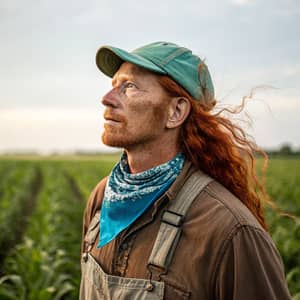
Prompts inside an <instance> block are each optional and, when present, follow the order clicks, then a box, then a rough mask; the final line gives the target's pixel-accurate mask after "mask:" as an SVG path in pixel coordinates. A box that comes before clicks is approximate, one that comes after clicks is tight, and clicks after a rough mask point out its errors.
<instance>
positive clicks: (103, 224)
mask: <svg viewBox="0 0 300 300" xmlns="http://www.w3.org/2000/svg"><path fill="white" fill-rule="evenodd" d="M184 160H185V159H184V155H183V154H182V153H179V154H177V155H176V156H175V157H174V158H173V159H172V160H170V161H168V162H166V163H164V164H161V165H159V166H156V167H154V168H151V169H149V170H146V171H144V172H141V173H137V174H131V173H130V171H129V167H128V162H127V156H126V153H125V152H124V153H123V155H122V157H121V159H120V161H119V162H118V164H117V165H116V166H115V167H114V168H113V170H112V172H111V174H110V176H109V179H108V181H107V184H106V187H105V192H104V198H103V203H102V208H101V215H100V239H99V244H98V248H100V247H102V246H104V245H105V244H107V243H109V242H110V241H111V240H113V239H114V238H115V237H116V236H117V235H118V234H119V233H120V232H121V231H123V230H124V229H125V228H127V227H128V226H129V225H130V224H132V223H133V222H134V221H135V220H136V219H137V218H138V217H139V216H141V215H142V214H143V213H144V212H145V211H146V210H147V208H148V207H149V206H151V204H152V203H153V202H154V201H155V200H156V199H157V198H158V197H160V196H161V195H162V194H163V193H164V192H165V191H166V190H167V189H168V188H169V187H170V185H171V184H172V183H173V182H174V180H175V179H176V177H177V176H178V174H179V173H180V171H181V169H182V167H183V164H184Z"/></svg>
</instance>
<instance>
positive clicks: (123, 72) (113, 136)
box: [102, 62, 169, 150]
mask: <svg viewBox="0 0 300 300" xmlns="http://www.w3.org/2000/svg"><path fill="white" fill-rule="evenodd" d="M112 86H113V88H112V90H111V91H109V92H108V93H107V94H106V95H105V96H104V97H103V99H102V103H103V105H105V107H106V109H105V112H104V118H105V120H106V121H105V123H104V133H103V135H102V141H103V143H104V144H106V145H109V146H113V147H122V148H125V149H127V150H130V149H133V147H137V146H138V147H139V146H142V147H147V145H150V144H151V143H152V144H155V142H158V141H159V140H160V139H162V138H163V136H164V134H165V133H166V130H167V128H166V126H165V124H166V120H167V117H168V112H167V107H168V103H169V97H168V96H167V94H166V92H165V91H164V90H163V88H162V87H161V86H160V84H159V83H158V81H157V77H156V75H154V74H153V73H151V72H148V71H147V70H145V69H143V68H140V67H137V66H135V65H133V64H131V63H128V62H125V63H123V64H122V65H121V67H120V69H119V70H118V72H117V73H116V74H115V75H114V77H113V79H112Z"/></svg>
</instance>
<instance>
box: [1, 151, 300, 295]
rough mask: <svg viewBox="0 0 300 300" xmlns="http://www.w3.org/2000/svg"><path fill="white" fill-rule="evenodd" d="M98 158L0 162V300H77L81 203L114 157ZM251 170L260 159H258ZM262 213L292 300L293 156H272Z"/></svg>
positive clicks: (298, 204) (296, 180) (298, 231)
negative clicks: (270, 203) (269, 201)
mask: <svg viewBox="0 0 300 300" xmlns="http://www.w3.org/2000/svg"><path fill="white" fill-rule="evenodd" d="M118 158H119V154H111V155H99V156H76V155H74V156H51V157H40V156H3V157H0V176H1V181H0V299H1V300H5V299H18V300H22V299H24V300H25V299H26V300H27V299H29V300H45V299H49V300H59V299H77V298H78V288H79V282H80V257H79V254H80V241H81V224H82V223H81V220H82V215H83V210H84V207H85V203H86V200H87V198H88V196H89V194H90V192H91V190H92V189H93V187H94V186H95V185H96V183H97V182H98V181H99V180H100V179H101V178H102V177H103V176H105V175H108V174H109V172H110V170H111V168H112V166H113V165H114V164H115V162H116V161H117V160H118ZM258 165H259V166H260V165H261V161H259V164H258ZM266 186H267V190H268V192H269V193H270V195H271V197H272V198H273V199H274V201H275V202H276V204H277V206H278V207H279V208H280V209H281V210H282V211H284V212H286V213H289V214H292V215H294V218H289V217H286V216H284V215H282V214H280V213H278V212H276V211H275V210H273V209H270V208H267V209H266V217H267V221H268V224H269V230H270V233H271V235H272V238H273V240H274V242H275V243H276V246H277V247H278V250H279V252H280V254H281V256H282V259H283V262H284V265H285V271H286V280H287V282H288V285H289V289H290V291H291V294H292V295H293V299H294V300H296V299H298V300H299V299H300V217H299V216H300V159H299V158H295V157H294V158H289V157H286V158H284V157H281V158H280V157H277V158H272V159H271V160H270V162H269V169H268V172H267V177H266Z"/></svg>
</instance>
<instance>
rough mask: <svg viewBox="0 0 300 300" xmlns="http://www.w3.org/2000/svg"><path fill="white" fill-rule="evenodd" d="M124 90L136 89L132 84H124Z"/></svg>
mask: <svg viewBox="0 0 300 300" xmlns="http://www.w3.org/2000/svg"><path fill="white" fill-rule="evenodd" d="M125 88H126V89H131V88H136V85H135V84H134V83H132V82H127V83H126V84H125Z"/></svg>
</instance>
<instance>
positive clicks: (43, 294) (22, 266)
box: [0, 163, 84, 300]
mask: <svg viewBox="0 0 300 300" xmlns="http://www.w3.org/2000/svg"><path fill="white" fill-rule="evenodd" d="M40 168H41V170H42V175H43V187H42V189H41V191H40V193H39V195H38V199H37V206H36V209H35V211H34V213H33V214H32V216H31V218H30V220H29V224H28V227H27V231H26V234H25V236H24V239H23V242H22V243H20V244H18V245H17V246H16V247H15V249H14V251H13V252H12V254H11V255H9V256H8V257H7V258H6V260H5V266H4V267H5V273H6V274H7V275H6V276H4V277H2V278H1V279H0V298H1V299H20V300H23V299H24V300H25V299H26V300H48V299H49V300H50V299H51V300H59V299H76V298H77V297H78V286H79V281H80V240H81V220H82V212H83V207H84V203H83V202H82V201H80V199H78V198H77V197H76V195H75V194H74V192H73V190H72V188H71V186H70V184H69V182H68V179H67V178H66V176H65V175H64V172H63V170H62V169H61V168H60V167H59V165H58V164H55V163H51V164H50V163H41V166H40Z"/></svg>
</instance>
